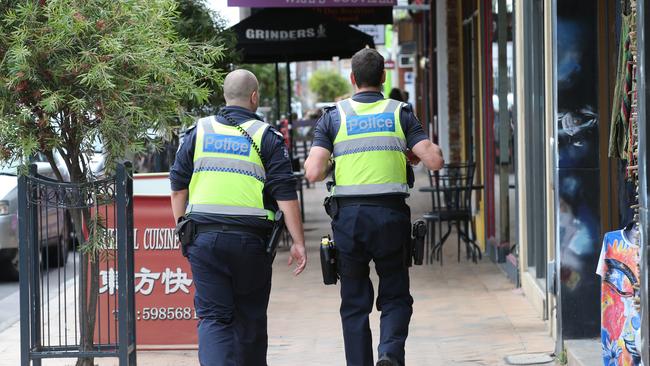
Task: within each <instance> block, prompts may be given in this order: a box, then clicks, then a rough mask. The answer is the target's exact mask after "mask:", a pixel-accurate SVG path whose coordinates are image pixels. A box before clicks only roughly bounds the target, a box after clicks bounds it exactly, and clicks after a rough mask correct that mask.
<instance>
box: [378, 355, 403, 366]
mask: <svg viewBox="0 0 650 366" xmlns="http://www.w3.org/2000/svg"><path fill="white" fill-rule="evenodd" d="M377 366H400V364H399V362H397V361H395V360H394V359H392V358H391V357H390V356H388V355H381V356H379V360H377Z"/></svg>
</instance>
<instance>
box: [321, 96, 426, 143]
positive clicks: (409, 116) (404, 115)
mask: <svg viewBox="0 0 650 366" xmlns="http://www.w3.org/2000/svg"><path fill="white" fill-rule="evenodd" d="M382 99H384V96H383V95H382V94H381V93H379V92H361V93H357V94H355V95H354V96H352V100H354V101H355V102H359V103H374V102H376V101H378V100H382ZM399 117H400V125H401V126H402V131H404V135H405V136H406V146H407V147H408V148H409V149H412V148H413V146H415V145H416V144H417V143H418V142H420V141H422V140H426V139H427V135H426V134H425V133H424V130H423V129H422V125H421V124H420V121H419V120H418V119H417V117H415V114H413V109H412V108H411V106H410V105H405V106H404V107H402V111H401V112H400V116H399ZM340 127H341V116H340V115H339V111H338V109H336V107H327V108H325V113H324V114H323V116H322V117H321V118H320V119H319V120H318V122H316V128H315V129H314V143H313V146H320V147H322V148H325V149H327V150H329V151H334V139H335V138H336V134H337V133H338V132H339V128H340Z"/></svg>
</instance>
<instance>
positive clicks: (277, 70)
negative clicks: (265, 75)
mask: <svg viewBox="0 0 650 366" xmlns="http://www.w3.org/2000/svg"><path fill="white" fill-rule="evenodd" d="M279 123H280V66H279V65H278V63H277V62H276V63H275V125H276V126H278V125H279Z"/></svg>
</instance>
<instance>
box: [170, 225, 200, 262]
mask: <svg viewBox="0 0 650 366" xmlns="http://www.w3.org/2000/svg"><path fill="white" fill-rule="evenodd" d="M195 231H196V227H195V224H194V222H193V221H192V220H190V219H189V218H187V217H185V216H181V217H179V218H178V222H177V223H176V228H175V229H174V232H175V233H176V236H178V241H180V242H181V253H183V256H184V257H187V247H188V245H190V244H191V243H192V241H193V240H194V233H195Z"/></svg>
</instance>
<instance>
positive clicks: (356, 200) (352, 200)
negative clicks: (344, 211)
mask: <svg viewBox="0 0 650 366" xmlns="http://www.w3.org/2000/svg"><path fill="white" fill-rule="evenodd" d="M336 201H337V204H338V205H339V207H346V206H379V207H387V208H392V209H395V210H404V209H407V208H408V206H407V205H406V201H405V199H404V197H391V196H386V197H336Z"/></svg>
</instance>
